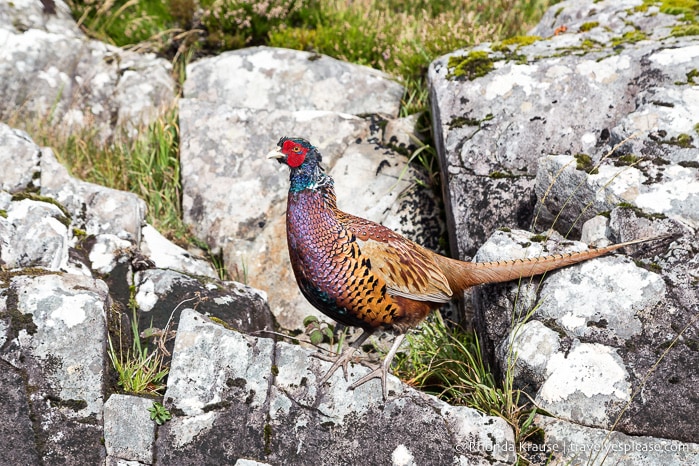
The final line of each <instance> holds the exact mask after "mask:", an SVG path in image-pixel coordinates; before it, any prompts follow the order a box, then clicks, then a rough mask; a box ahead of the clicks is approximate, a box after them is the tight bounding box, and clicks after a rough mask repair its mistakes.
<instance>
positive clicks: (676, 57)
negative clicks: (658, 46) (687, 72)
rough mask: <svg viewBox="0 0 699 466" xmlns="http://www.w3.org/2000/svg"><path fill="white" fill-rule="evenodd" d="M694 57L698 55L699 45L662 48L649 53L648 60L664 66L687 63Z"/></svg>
mask: <svg viewBox="0 0 699 466" xmlns="http://www.w3.org/2000/svg"><path fill="white" fill-rule="evenodd" d="M695 57H699V45H690V46H687V47H681V48H676V49H674V48H667V49H663V50H661V51H659V52H657V53H654V54H653V55H651V56H650V60H651V61H653V62H655V63H656V64H658V65H659V66H660V67H663V68H664V67H668V66H672V65H679V64H681V63H689V62H690V61H692V60H694V58H695Z"/></svg>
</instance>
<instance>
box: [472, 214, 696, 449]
mask: <svg viewBox="0 0 699 466" xmlns="http://www.w3.org/2000/svg"><path fill="white" fill-rule="evenodd" d="M622 210H625V209H622ZM614 212H616V210H615V211H614ZM616 215H622V214H615V216H614V221H612V222H610V229H611V230H612V231H613V230H614V229H616V228H617V227H618V226H619V225H620V224H621V221H620V220H617V219H616ZM641 220H644V221H647V219H645V218H641ZM663 222H665V223H667V222H668V221H667V220H662V221H661V220H656V221H655V223H656V226H655V228H656V231H657V230H658V229H660V228H658V227H659V226H661V224H662V223H663ZM637 223H641V224H642V223H643V222H637ZM624 225H625V227H626V228H627V229H629V228H633V227H634V222H633V220H632V219H630V218H626V219H625V222H624ZM636 227H637V226H636ZM533 239H537V240H538V242H533V241H532V240H533ZM695 239H696V236H694V233H692V232H691V231H689V232H685V235H684V236H679V237H678V238H677V239H676V240H675V241H674V242H671V243H670V244H668V243H669V241H668V240H666V241H665V242H664V244H663V242H662V241H656V242H655V243H656V244H654V243H650V244H647V245H646V247H647V248H651V249H650V250H646V251H643V250H641V251H640V253H641V255H642V257H643V258H642V259H637V261H636V263H634V262H632V261H630V260H629V259H628V258H624V257H618V256H617V257H613V256H610V257H602V258H597V259H593V260H590V261H587V262H583V263H581V264H577V265H574V266H571V267H567V268H564V269H561V270H557V271H554V272H549V273H548V274H547V276H546V277H545V278H544V279H543V281H542V280H541V279H535V280H529V279H527V280H522V282H521V283H520V284H504V285H489V286H482V287H479V288H478V289H477V290H476V291H475V292H474V295H475V302H476V320H475V323H476V327H477V330H478V331H479V334H480V336H481V341H482V347H483V348H486V349H487V350H488V353H489V354H490V357H491V360H492V361H493V362H494V364H495V365H496V367H500V370H501V371H503V372H504V371H505V367H506V366H508V365H513V368H514V375H515V383H516V384H517V385H519V386H520V387H522V388H525V389H526V390H527V392H528V393H529V394H530V395H531V396H532V397H533V398H534V399H535V401H536V404H537V405H538V406H540V407H541V408H543V409H545V410H546V411H547V412H549V413H551V414H553V415H555V416H556V417H557V418H560V419H565V420H568V421H571V422H574V423H576V424H582V425H587V426H591V427H600V428H612V427H614V428H615V429H618V430H621V431H622V432H625V433H627V434H631V435H645V436H656V437H662V438H667V439H675V440H680V441H685V442H697V437H696V435H694V433H693V431H692V429H690V428H689V426H690V424H691V421H690V419H692V418H693V417H694V416H696V415H699V399H697V397H695V396H694V395H693V394H692V393H693V392H692V388H691V387H692V386H693V385H694V384H696V383H699V378H697V374H699V372H697V371H696V370H694V368H698V369H699V367H697V364H699V359H697V358H696V350H695V349H692V347H691V344H690V345H689V346H688V345H686V344H684V343H683V342H685V341H693V340H694V339H695V338H696V337H697V336H699V323H698V322H697V320H696V317H695V316H696V312H697V310H699V309H697V303H698V302H699V301H697V299H696V298H697V293H696V285H695V282H696V276H695V274H693V272H692V270H694V271H696V267H697V263H699V251H697V249H696V241H695ZM561 244H563V243H561ZM568 244H570V243H568ZM552 246H553V243H551V242H546V243H544V242H540V240H539V238H537V237H535V236H534V235H532V234H531V233H528V232H509V233H505V232H497V233H496V234H495V235H494V236H493V237H492V238H491V240H490V241H488V242H487V243H486V244H485V245H484V247H483V248H482V249H481V250H480V251H479V253H478V255H477V256H476V258H477V259H478V260H502V259H504V258H506V257H509V258H518V257H534V256H538V255H542V254H550V253H555V252H562V251H570V249H571V247H570V246H568V247H565V249H562V250H561V249H558V250H556V249H555V248H554V247H552ZM575 248H576V249H578V248H580V244H579V243H578V244H577V245H576V246H575ZM547 249H548V250H547ZM514 250H517V251H518V252H517V253H514V252H512V251H514ZM660 264H662V265H660ZM639 265H642V266H643V265H645V267H646V268H642V267H640V266H639ZM666 269H667V271H666ZM670 277H673V278H670ZM640 393H643V396H640V395H639V394H640ZM678 426H679V427H678Z"/></svg>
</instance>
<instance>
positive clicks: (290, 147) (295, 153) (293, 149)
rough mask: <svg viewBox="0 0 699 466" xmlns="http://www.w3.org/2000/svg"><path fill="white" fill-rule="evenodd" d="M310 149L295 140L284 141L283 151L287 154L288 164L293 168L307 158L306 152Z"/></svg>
mask: <svg viewBox="0 0 699 466" xmlns="http://www.w3.org/2000/svg"><path fill="white" fill-rule="evenodd" d="M307 152H308V149H307V148H306V147H304V146H302V145H301V144H299V143H297V142H294V141H284V145H282V153H283V154H284V155H286V164H287V165H289V166H290V167H291V168H296V167H299V166H301V164H302V163H303V161H304V160H306V153H307Z"/></svg>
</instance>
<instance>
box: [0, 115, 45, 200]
mask: <svg viewBox="0 0 699 466" xmlns="http://www.w3.org/2000/svg"><path fill="white" fill-rule="evenodd" d="M40 157H41V152H40V151H39V148H38V147H37V146H36V144H34V142H33V141H32V140H31V139H30V138H29V135H28V134H27V133H25V132H24V131H20V130H18V129H13V128H10V127H9V126H7V125H6V124H4V123H0V165H2V167H3V175H2V178H1V179H0V190H3V191H8V192H10V193H14V192H17V191H26V190H34V189H36V188H38V187H39V186H38V184H39V179H38V178H39V173H40V172H39V161H40Z"/></svg>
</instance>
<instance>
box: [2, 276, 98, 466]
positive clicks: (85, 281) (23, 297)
mask: <svg viewBox="0 0 699 466" xmlns="http://www.w3.org/2000/svg"><path fill="white" fill-rule="evenodd" d="M2 294H3V296H4V297H5V299H4V301H5V309H6V311H5V312H2V313H0V320H3V321H4V322H5V325H6V326H5V329H6V330H5V337H4V340H5V344H4V345H3V346H2V348H1V349H0V358H2V359H3V360H4V361H6V362H7V363H9V364H11V365H12V366H14V367H15V368H17V369H18V370H19V371H21V373H22V374H23V377H24V378H25V380H26V384H27V386H28V387H31V392H29V393H27V395H28V396H27V399H28V403H29V406H30V409H31V412H32V416H33V419H34V420H35V422H34V423H32V427H33V429H34V432H33V436H34V437H35V438H36V439H37V440H36V442H37V444H36V445H37V450H38V453H39V455H40V458H41V461H42V462H43V463H55V462H56V461H62V462H63V461H65V463H64V464H70V465H73V464H75V465H77V464H99V463H102V462H103V461H104V457H105V454H104V448H103V446H102V444H101V442H100V439H101V437H102V425H101V420H102V406H103V398H102V396H103V395H102V394H103V390H104V383H105V374H104V370H105V369H104V368H105V358H106V343H107V336H106V315H105V313H106V310H107V308H108V307H109V305H110V300H109V296H108V290H107V287H106V285H105V284H104V282H102V281H99V280H93V279H91V278H86V277H81V276H78V275H68V274H65V275H61V274H55V273H53V274H48V275H38V276H29V275H16V276H14V277H13V278H11V280H10V282H9V286H8V288H6V289H4V290H3V291H2Z"/></svg>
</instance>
